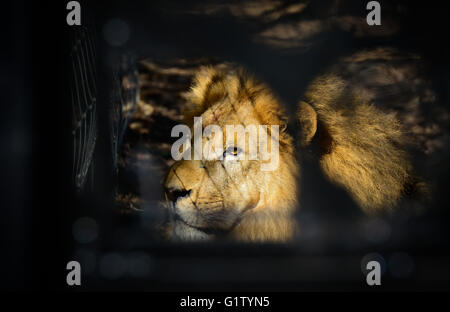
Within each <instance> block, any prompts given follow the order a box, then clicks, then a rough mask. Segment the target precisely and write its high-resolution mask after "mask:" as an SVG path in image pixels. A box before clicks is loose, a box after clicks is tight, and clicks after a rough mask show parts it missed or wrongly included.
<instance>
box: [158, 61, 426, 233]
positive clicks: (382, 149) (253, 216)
mask: <svg viewBox="0 0 450 312" xmlns="http://www.w3.org/2000/svg"><path fill="white" fill-rule="evenodd" d="M187 99H188V102H189V104H188V107H187V109H186V112H185V120H186V123H187V124H188V125H189V126H191V128H192V127H193V122H192V117H194V116H200V117H202V122H203V127H206V126H208V125H218V126H219V127H220V128H221V129H222V131H223V133H225V134H226V132H227V129H226V125H243V126H249V125H265V126H267V127H268V129H269V136H271V137H272V136H274V134H275V132H273V131H270V129H272V127H273V126H278V127H279V129H280V130H279V133H278V138H277V140H278V142H279V161H278V166H277V167H276V169H274V170H271V171H263V170H261V165H262V164H263V163H265V162H267V161H270V160H267V159H249V157H248V156H249V152H250V148H249V144H248V137H246V140H244V143H246V144H244V145H242V142H237V141H236V140H234V139H233V140H232V141H231V142H232V144H229V141H225V140H223V150H224V153H223V158H215V159H214V158H213V159H210V160H195V159H191V160H179V161H176V162H175V163H174V164H173V165H172V167H171V168H170V169H169V172H168V174H167V177H166V179H165V183H164V187H165V194H166V199H167V202H168V208H169V214H170V222H169V227H168V232H169V236H170V238H172V239H174V240H183V241H184V240H213V239H218V238H226V239H231V240H236V241H244V242H289V241H291V240H292V239H293V238H294V237H295V236H296V235H298V234H299V233H300V232H299V226H298V224H297V221H296V218H295V216H294V214H295V212H296V210H297V209H298V206H299V201H298V189H299V183H300V165H299V163H298V159H299V158H300V157H298V156H299V155H298V154H299V153H300V150H301V149H300V148H297V149H296V148H295V145H296V144H294V143H295V142H294V139H293V136H292V135H291V134H289V133H288V131H287V127H286V124H287V120H288V118H287V116H286V113H285V110H284V108H283V106H282V105H281V104H280V101H279V99H278V98H277V97H276V96H275V94H274V92H272V91H271V90H270V88H269V87H268V86H267V85H265V84H264V83H262V82H260V81H259V80H257V79H256V78H255V77H253V76H252V75H250V74H248V73H247V72H246V71H244V70H243V69H241V68H238V69H231V68H230V67H229V66H225V67H218V66H216V67H211V66H210V67H203V68H201V69H200V70H199V71H198V73H197V74H196V75H195V77H194V80H193V84H192V87H191V89H190V91H189V93H188V94H187ZM297 120H298V121H299V123H300V129H301V136H300V140H299V142H297V143H299V144H297V145H299V147H306V146H309V145H311V144H316V145H318V146H319V147H320V153H319V155H318V161H319V164H320V167H321V169H322V171H323V173H324V176H326V177H327V178H328V180H329V181H330V182H332V183H334V184H336V185H339V186H341V187H342V188H344V189H345V190H346V191H347V192H348V193H349V194H350V196H351V197H352V198H353V199H354V201H355V202H356V203H357V204H359V206H360V207H361V208H362V209H363V210H364V211H366V212H368V213H376V212H377V211H382V210H386V209H387V210H389V209H391V208H392V207H394V206H395V205H396V203H397V202H398V201H399V200H400V199H401V198H402V197H404V196H405V195H407V193H408V192H411V190H415V189H419V185H420V183H418V182H417V179H416V178H415V177H414V175H413V172H412V168H411V163H410V161H409V157H408V154H407V152H406V150H405V148H404V145H405V143H406V140H405V139H404V135H403V132H402V130H401V125H400V123H399V122H398V121H397V120H396V118H395V116H393V115H391V114H386V113H383V112H382V111H380V110H378V109H377V108H375V107H374V106H372V105H370V104H369V103H365V102H364V101H363V100H362V99H359V98H358V97H357V96H356V95H354V94H351V92H350V91H349V88H347V86H346V84H345V82H344V81H343V80H342V79H340V78H339V76H337V75H334V74H331V75H324V76H321V77H319V78H317V79H315V80H314V81H313V82H312V83H311V84H310V86H309V87H308V88H307V90H306V92H305V96H304V98H303V99H302V101H300V103H299V109H298V113H297ZM209 140H214V138H211V137H206V138H205V137H204V138H202V139H201V144H202V146H205V145H206V144H208V141H209ZM239 144H241V145H239ZM189 152H190V153H191V152H192V151H189ZM238 154H241V155H242V156H244V157H240V158H239V159H238V158H237V156H238Z"/></svg>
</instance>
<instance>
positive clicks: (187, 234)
mask: <svg viewBox="0 0 450 312" xmlns="http://www.w3.org/2000/svg"><path fill="white" fill-rule="evenodd" d="M173 238H174V240H178V241H207V240H212V239H213V235H211V234H207V233H205V232H203V231H201V230H199V229H197V228H195V227H191V226H189V225H187V224H186V223H185V222H183V221H181V220H175V221H174V224H173Z"/></svg>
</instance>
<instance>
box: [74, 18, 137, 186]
mask: <svg viewBox="0 0 450 312" xmlns="http://www.w3.org/2000/svg"><path fill="white" fill-rule="evenodd" d="M71 42H72V49H71V53H70V57H71V66H72V68H71V69H72V73H71V81H70V83H71V101H72V103H71V105H72V112H73V117H72V138H73V164H72V179H73V183H74V187H75V189H76V190H77V192H80V193H82V192H89V191H92V190H93V187H94V182H95V181H94V172H95V169H94V166H95V147H96V140H97V128H98V125H97V122H98V118H97V111H98V110H97V105H98V103H97V98H98V94H97V69H96V66H97V62H96V47H95V35H94V34H93V32H92V31H91V30H90V28H88V27H86V26H80V27H76V28H75V30H73V32H72V38H71ZM111 74H112V78H113V90H112V91H111V99H110V102H109V103H108V105H109V111H110V112H111V114H110V116H109V117H110V123H109V132H110V142H111V151H112V155H111V157H112V162H113V170H114V172H113V174H114V175H116V174H117V166H118V157H119V151H120V146H121V143H122V138H123V135H124V133H125V130H126V127H127V124H128V121H129V120H130V118H131V116H132V115H133V113H134V111H135V109H136V107H137V103H138V100H139V78H138V72H137V69H136V65H135V57H134V56H133V55H132V54H124V55H122V57H121V61H120V63H119V65H118V66H117V67H116V68H115V69H113V71H112V73H111Z"/></svg>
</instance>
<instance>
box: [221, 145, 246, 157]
mask: <svg viewBox="0 0 450 312" xmlns="http://www.w3.org/2000/svg"><path fill="white" fill-rule="evenodd" d="M241 152H242V149H240V148H239V147H235V146H230V147H228V148H227V149H226V150H225V152H224V153H223V156H224V157H226V156H238V155H239V154H240V153H241Z"/></svg>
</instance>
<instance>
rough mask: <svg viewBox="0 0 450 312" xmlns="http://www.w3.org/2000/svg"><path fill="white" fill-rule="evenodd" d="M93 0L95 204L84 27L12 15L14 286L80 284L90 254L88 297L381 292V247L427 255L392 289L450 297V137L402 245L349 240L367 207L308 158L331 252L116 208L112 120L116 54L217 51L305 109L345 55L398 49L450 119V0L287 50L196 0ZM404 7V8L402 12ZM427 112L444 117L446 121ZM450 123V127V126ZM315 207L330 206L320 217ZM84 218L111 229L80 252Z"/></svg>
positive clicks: (351, 7)
mask: <svg viewBox="0 0 450 312" xmlns="http://www.w3.org/2000/svg"><path fill="white" fill-rule="evenodd" d="M80 2H81V6H82V10H83V13H82V14H84V13H85V12H86V15H89V17H90V18H92V20H90V21H89V22H90V23H91V24H90V25H92V28H93V29H94V30H95V34H96V36H97V44H98V45H97V52H98V58H97V61H98V63H97V66H98V67H97V69H98V75H99V77H98V82H99V84H98V103H99V106H98V109H99V110H98V116H99V117H98V118H99V119H98V122H99V123H98V125H99V128H98V141H97V146H96V164H97V166H96V169H95V170H96V171H95V176H96V183H95V188H94V190H93V191H92V192H91V193H90V194H89V195H87V196H79V195H77V194H76V193H75V192H74V191H73V187H72V185H73V183H72V178H71V174H70V172H71V171H70V170H71V162H72V158H71V157H72V156H71V155H72V153H71V142H72V137H71V136H70V132H71V129H70V128H71V108H70V105H67V103H70V96H69V91H70V84H69V83H68V81H69V74H68V70H67V69H68V68H70V58H69V54H68V51H69V50H70V47H71V45H72V42H71V37H70V35H69V34H70V32H71V31H72V30H71V29H70V27H69V26H67V25H66V23H65V17H66V13H67V11H66V10H65V4H66V2H65V1H60V2H59V3H58V2H55V3H52V4H49V3H38V4H37V3H31V2H29V3H24V2H14V4H13V5H12V7H11V9H10V12H11V14H5V19H4V20H3V22H4V23H5V22H6V23H5V28H6V29H8V30H10V31H8V37H7V39H8V41H10V42H11V43H10V44H8V45H5V50H4V51H2V53H5V54H6V58H2V63H3V64H2V68H3V69H2V76H1V79H2V86H3V87H5V92H2V115H1V116H2V122H1V127H2V130H1V134H2V142H1V143H2V149H3V157H4V160H3V161H2V186H1V189H2V192H3V194H2V205H1V207H2V210H3V213H2V217H1V232H2V235H1V236H2V245H1V255H2V256H1V259H2V260H1V261H2V262H1V276H2V279H1V281H2V283H1V284H2V285H1V286H2V288H4V289H13V290H18V289H36V290H46V289H49V290H73V289H71V288H69V287H68V286H67V285H66V283H65V280H66V278H65V277H66V273H67V271H66V269H65V265H66V263H67V262H68V261H70V260H73V259H74V257H75V256H76V255H77V253H76V252H77V251H79V250H80V249H81V250H84V251H86V250H88V251H89V252H91V254H94V255H95V257H96V259H97V260H96V262H95V263H97V266H96V267H97V269H95V268H94V269H93V270H92V272H91V273H89V274H87V273H86V274H85V273H83V278H82V286H81V287H80V288H78V289H81V290H105V289H106V290H108V289H113V290H181V291H187V290H191V291H192V290H253V291H259V290H274V291H279V290H291V291H293V290H368V289H369V288H368V287H367V286H366V284H365V277H364V274H363V273H362V271H361V269H360V263H361V259H363V257H364V256H365V255H367V254H371V253H374V252H376V253H377V254H378V255H381V256H382V257H383V258H384V259H386V263H387V262H389V261H388V259H390V258H391V256H392V255H394V254H395V253H398V252H400V251H401V252H403V253H407V254H408V255H409V259H412V260H413V262H414V270H413V271H412V273H411V274H409V275H408V276H406V277H405V276H404V277H402V278H397V277H395V276H393V274H390V271H389V270H388V271H387V273H385V274H384V275H383V279H382V281H383V286H382V288H381V289H384V290H398V289H406V290H408V289H409V290H430V289H431V290H433V289H448V287H449V286H450V285H449V283H450V267H449V265H448V263H449V260H450V259H449V254H448V250H449V249H448V247H449V246H448V245H449V244H448V242H449V238H448V237H449V235H448V234H449V233H448V224H449V212H448V208H447V207H448V204H449V201H448V197H447V194H446V193H447V186H448V166H447V165H446V162H447V161H448V155H449V154H448V146H447V142H444V143H445V145H444V146H445V148H443V149H441V150H439V151H438V152H437V153H435V154H433V155H432V157H431V156H427V157H431V159H432V160H431V161H430V160H427V161H425V165H423V166H422V167H421V166H419V169H420V170H422V171H427V169H428V168H430V166H428V165H427V164H429V162H431V163H433V164H434V166H431V168H435V169H434V171H431V172H422V173H423V174H424V175H428V178H430V179H431V180H432V181H433V182H434V183H435V185H436V191H435V194H434V200H433V202H432V203H430V204H428V205H427V209H426V212H425V213H424V214H422V215H420V216H417V217H412V218H410V217H403V216H402V215H401V214H400V215H396V216H394V217H393V218H392V219H389V224H390V225H391V228H393V229H395V228H396V227H397V226H398V227H399V228H400V229H399V230H398V233H399V234H398V235H399V236H395V235H394V234H395V233H396V232H395V233H394V232H393V235H392V237H403V238H401V239H393V240H389V241H388V242H383V243H381V244H380V243H376V242H375V243H373V242H372V243H366V244H357V245H356V246H355V245H354V244H346V243H344V242H346V241H348V237H346V234H343V232H342V229H347V228H348V229H350V227H349V226H348V225H349V224H351V223H352V221H354V220H358V218H361V213H360V212H359V211H358V210H357V209H356V208H355V207H354V205H353V203H351V202H350V201H349V199H348V198H346V197H345V196H344V195H343V194H342V192H340V191H339V190H336V189H334V188H332V187H329V186H325V184H324V185H322V184H323V182H322V181H321V180H320V179H318V178H317V179H316V178H314V177H316V176H317V169H316V168H315V167H314V162H311V163H308V162H307V163H306V164H307V165H306V166H305V165H304V170H305V172H304V173H303V174H304V179H305V180H307V181H311V182H310V184H307V185H306V186H304V187H305V189H302V194H306V195H305V197H304V198H303V199H302V200H303V201H304V202H305V205H304V206H305V208H304V209H305V210H306V212H305V216H309V217H310V218H312V219H313V221H311V222H312V223H313V224H316V225H318V226H322V227H325V228H326V229H327V231H329V233H330V234H328V235H329V236H331V237H328V238H327V239H325V240H320V242H321V244H322V245H320V247H317V245H313V246H312V243H311V242H309V243H308V241H302V242H299V243H298V244H294V245H288V246H274V245H267V246H266V245H263V246H252V245H250V246H245V245H233V244H227V243H220V244H217V245H199V244H195V245H189V244H188V245H184V244H164V243H160V242H158V241H155V240H153V238H152V237H151V235H150V236H149V234H148V233H147V231H146V229H145V227H142V226H140V223H139V218H138V217H133V216H132V217H125V218H124V217H123V216H118V215H117V214H116V213H115V210H114V205H115V204H114V196H113V194H114V192H115V187H116V185H117V183H118V181H117V179H118V177H117V176H116V174H115V173H114V170H113V169H114V168H113V164H112V162H111V157H110V154H111V148H110V142H109V130H110V124H109V121H108V118H107V116H108V114H107V112H108V107H109V106H108V105H109V97H110V93H111V88H112V82H111V68H109V65H108V63H107V62H104V61H103V59H104V58H105V57H106V56H110V57H111V58H112V59H114V58H115V57H118V55H120V54H121V53H123V52H126V51H133V53H135V54H136V56H137V58H138V59H145V58H152V59H158V60H159V59H173V58H179V57H183V58H188V59H189V58H196V57H205V56H207V57H214V58H215V59H219V60H224V61H233V62H237V63H240V64H244V65H245V66H246V67H247V68H249V69H250V70H251V71H252V72H254V73H255V74H256V75H258V76H259V77H261V78H262V79H263V80H264V81H266V82H267V83H268V84H269V85H270V86H271V87H272V88H273V89H274V90H275V92H276V93H277V94H278V95H279V96H280V97H281V99H282V100H283V102H284V103H286V106H287V107H288V109H290V111H293V110H294V107H295V103H296V101H297V100H298V99H299V98H300V97H301V94H302V91H303V90H304V88H305V87H306V85H307V83H308V82H309V81H311V79H313V77H314V76H315V75H317V74H319V73H321V72H322V71H323V70H325V69H326V68H327V67H329V66H331V65H333V64H335V62H336V61H337V59H338V58H339V57H340V56H344V55H348V54H349V53H353V52H356V51H358V50H361V49H365V48H374V47H377V46H381V45H383V46H384V45H389V46H394V47H396V48H399V49H403V50H407V51H413V52H414V53H418V54H420V55H421V56H422V57H423V63H424V66H425V67H426V70H425V73H426V76H425V78H426V80H429V81H431V82H432V85H433V88H434V89H435V90H436V93H437V94H438V95H439V101H438V102H437V103H436V104H435V105H439V106H441V107H443V109H444V110H446V111H448V99H449V93H448V92H449V91H448V85H449V73H450V72H449V61H448V55H449V46H448V40H447V39H446V35H445V31H446V29H447V28H448V27H447V25H446V17H447V11H446V10H445V8H443V7H442V3H441V2H438V1H436V2H433V1H431V2H427V6H426V7H424V6H423V4H422V3H416V2H411V1H380V3H381V6H382V22H384V20H385V19H384V18H385V17H386V21H388V20H389V19H391V20H393V21H395V22H396V23H398V25H399V26H398V27H399V28H398V30H397V31H395V32H393V33H389V34H388V35H384V36H376V35H374V36H372V35H370V34H368V35H363V36H359V37H358V36H357V35H356V34H357V26H353V27H356V28H355V29H354V30H352V28H350V30H345V29H342V28H338V27H335V28H334V27H331V28H330V29H329V30H327V31H326V32H323V33H320V34H319V35H318V37H317V38H313V39H311V42H310V46H309V47H308V48H304V47H302V46H297V47H290V48H287V49H277V48H273V47H270V46H268V45H266V44H261V43H255V42H254V41H253V40H252V38H253V37H252V36H253V35H254V34H255V33H258V31H259V30H260V29H261V27H265V26H267V25H263V23H262V22H261V21H260V20H259V19H258V18H252V17H251V18H241V19H239V18H236V16H232V15H230V14H228V13H226V11H225V13H223V12H222V13H220V12H219V14H218V15H212V16H209V15H203V14H192V13H189V12H191V11H192V10H193V8H195V7H196V6H198V5H199V3H200V2H196V1H191V2H189V3H187V2H186V1H180V2H177V1H161V2H159V1H107V2H96V3H95V4H94V3H87V2H86V3H85V2H83V1H80ZM213 3H216V4H217V3H218V4H221V3H222V2H213ZM334 3H336V1H320V4H319V2H313V4H311V6H310V7H309V8H308V10H307V11H306V13H304V14H306V17H305V16H304V15H303V16H302V15H300V16H296V15H294V16H287V17H286V18H285V20H283V19H282V20H281V21H286V22H289V19H294V20H295V19H302V18H308V17H309V18H311V17H316V18H317V19H326V18H329V16H328V15H327V14H331V13H327V12H329V8H330V7H331V6H333V4H334ZM287 4H289V3H287ZM399 6H400V7H402V8H403V9H401V10H399V9H398V8H399ZM339 8H340V9H339V10H341V11H339V10H338V13H339V12H340V13H342V12H344V13H346V14H350V15H355V16H361V18H364V20H365V16H366V14H367V11H366V10H365V2H364V1H363V2H361V1H342V2H340V6H339ZM84 10H86V11H84ZM83 16H84V15H83ZM117 16H119V17H120V18H122V19H123V20H125V21H126V22H127V23H128V24H129V26H130V29H131V30H132V32H131V35H130V38H129V40H128V42H127V43H126V45H125V46H123V47H121V48H120V49H113V48H111V47H110V46H108V45H107V43H106V42H105V41H104V40H102V38H101V33H102V27H103V25H104V24H105V23H106V22H107V21H108V20H109V19H110V18H111V17H117ZM394 28H395V27H394ZM3 111H4V112H3ZM426 118H432V114H431V113H430V116H428V115H427V117H426ZM442 126H443V127H444V130H443V131H444V133H445V131H447V130H448V124H444V125H442ZM294 133H295V132H294ZM443 138H444V139H445V138H446V136H443ZM416 154H417V155H416V156H417V157H418V158H419V159H422V158H421V157H425V156H423V155H422V154H421V153H420V151H417V152H416ZM433 157H434V158H433ZM425 159H429V158H426V157H425ZM422 163H423V162H422ZM420 167H421V168H420ZM319 190H320V191H319ZM157 191H158V190H155V191H154V192H155V193H156V192H157ZM149 192H153V190H150V191H149ZM322 192H324V193H326V194H327V196H324V195H322ZM317 198H318V199H317ZM331 204H332V205H331ZM311 207H312V208H311ZM314 207H317V208H316V209H314V210H312V209H313V208H314ZM337 208H338V209H337ZM84 215H89V216H91V217H93V218H94V219H96V220H97V222H98V224H99V228H100V233H99V238H98V239H97V241H95V242H94V243H92V244H90V245H88V246H80V244H78V243H76V242H75V241H74V239H73V237H72V224H73V222H74V220H76V219H77V218H79V217H81V216H84ZM311 216H312V217H311ZM405 220H407V221H406V222H405ZM348 235H349V234H347V236H348ZM402 235H403V236H402ZM350 236H351V235H350ZM404 236H406V238H404ZM350 238H351V237H350ZM311 241H312V242H315V240H311ZM136 254H139V255H141V256H142V255H145V256H146V257H149V259H151V269H150V272H149V273H147V274H145V275H143V276H141V277H136V276H130V275H127V274H126V273H123V274H122V275H121V276H120V277H117V278H116V277H114V276H113V278H111V277H112V275H108V274H106V276H105V275H104V274H101V272H102V271H101V269H100V264H98V263H102V260H101V259H104V256H105V255H115V256H117V255H118V256H119V257H115V258H114V259H115V261H116V262H114V261H113V264H114V263H116V264H117V266H124V264H123V261H125V260H123V259H128V258H127V257H128V256H129V255H136ZM130 257H131V256H130ZM376 257H378V256H376ZM117 259H119V260H117ZM120 259H122V260H120ZM145 259H148V258H145ZM81 262H82V261H81ZM125 262H126V261H125ZM110 263H111V262H110ZM81 265H82V267H83V262H82V264H81ZM125 266H126V264H125ZM113 267H114V265H113ZM125 271H126V270H125ZM112 272H113V273H114V268H113V269H112ZM110 273H111V272H110ZM116 273H117V272H116ZM113 275H114V274H113ZM108 276H109V277H108Z"/></svg>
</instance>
